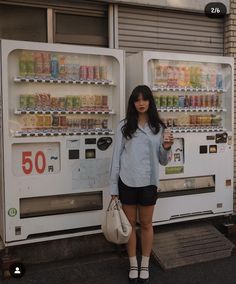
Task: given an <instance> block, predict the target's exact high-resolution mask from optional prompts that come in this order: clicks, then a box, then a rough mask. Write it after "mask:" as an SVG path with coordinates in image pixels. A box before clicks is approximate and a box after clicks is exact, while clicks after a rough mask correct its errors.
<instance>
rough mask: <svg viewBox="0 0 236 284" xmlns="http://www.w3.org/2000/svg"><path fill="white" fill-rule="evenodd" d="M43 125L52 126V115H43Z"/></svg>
mask: <svg viewBox="0 0 236 284" xmlns="http://www.w3.org/2000/svg"><path fill="white" fill-rule="evenodd" d="M44 127H46V128H51V127H52V116H51V115H50V114H46V115H44Z"/></svg>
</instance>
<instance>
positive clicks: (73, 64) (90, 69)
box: [19, 51, 108, 81]
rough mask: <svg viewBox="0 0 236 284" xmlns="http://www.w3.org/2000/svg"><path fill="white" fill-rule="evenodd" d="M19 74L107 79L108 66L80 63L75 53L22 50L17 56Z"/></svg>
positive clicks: (25, 75)
mask: <svg viewBox="0 0 236 284" xmlns="http://www.w3.org/2000/svg"><path fill="white" fill-rule="evenodd" d="M19 75H20V76H21V77H40V78H41V77H43V78H60V79H67V80H89V81H94V80H95V81H96V80H97V81H100V80H101V81H107V80H108V67H107V66H105V65H95V66H94V65H84V64H83V65H81V64H80V62H79V57H78V56H77V55H74V56H73V55H64V54H57V53H50V52H27V51H22V52H21V53H20V56H19Z"/></svg>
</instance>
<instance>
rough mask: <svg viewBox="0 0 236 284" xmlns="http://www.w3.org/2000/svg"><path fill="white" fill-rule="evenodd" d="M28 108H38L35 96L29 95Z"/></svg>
mask: <svg viewBox="0 0 236 284" xmlns="http://www.w3.org/2000/svg"><path fill="white" fill-rule="evenodd" d="M27 107H28V108H29V109H34V108H35V107H36V96H35V95H28V99H27Z"/></svg>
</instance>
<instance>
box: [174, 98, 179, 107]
mask: <svg viewBox="0 0 236 284" xmlns="http://www.w3.org/2000/svg"><path fill="white" fill-rule="evenodd" d="M173 107H179V97H178V96H176V95H174V96H173Z"/></svg>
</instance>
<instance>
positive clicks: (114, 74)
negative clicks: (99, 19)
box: [0, 40, 124, 246]
mask: <svg viewBox="0 0 236 284" xmlns="http://www.w3.org/2000/svg"><path fill="white" fill-rule="evenodd" d="M1 115H2V118H1V136H0V149H1V150H0V155H1V157H0V158H1V159H0V173H1V174H0V175H1V189H0V202H1V205H0V210H1V212H0V235H1V238H2V239H3V241H4V243H5V245H6V246H10V245H16V244H23V243H29V242H36V241H42V240H47V239H53V238H62V237H66V236H76V235H82V234H91V233H96V232H100V231H101V230H100V225H101V221H102V216H103V213H104V210H105V209H106V204H107V202H108V199H109V190H108V189H107V187H108V177H109V164H110V159H111V155H112V146H113V139H114V129H116V126H117V124H118V123H119V121H120V119H121V117H122V118H123V116H124V51H122V50H117V49H116V50H115V49H108V48H97V47H85V46H84V47H82V46H73V45H59V44H45V43H32V42H20V41H10V40H2V41H1Z"/></svg>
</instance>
